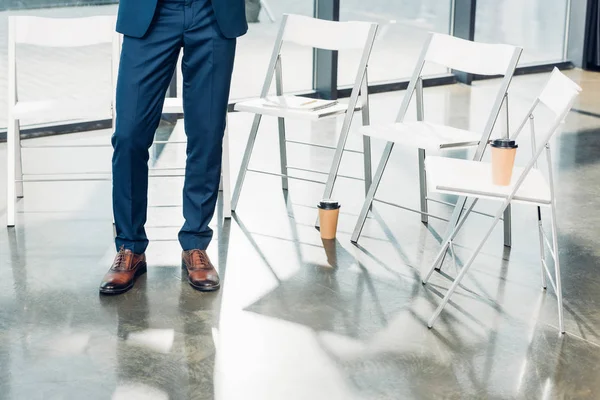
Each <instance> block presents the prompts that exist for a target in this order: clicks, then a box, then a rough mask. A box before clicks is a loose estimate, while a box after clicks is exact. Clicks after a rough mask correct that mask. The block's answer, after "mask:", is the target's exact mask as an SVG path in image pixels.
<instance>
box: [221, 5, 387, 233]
mask: <svg viewBox="0 0 600 400" xmlns="http://www.w3.org/2000/svg"><path fill="white" fill-rule="evenodd" d="M297 17H298V16H294V15H288V14H285V15H284V16H283V19H282V22H281V25H280V28H279V32H278V34H277V38H276V40H275V46H274V48H273V53H272V55H271V60H270V62H269V67H268V69H267V74H266V77H265V81H264V84H263V87H262V90H261V93H260V98H263V99H264V98H266V97H267V96H268V94H269V89H270V87H271V84H272V81H273V78H275V85H276V95H278V96H281V95H283V94H284V92H283V71H282V66H281V48H282V46H283V42H284V41H285V39H284V36H285V33H286V26H287V23H288V21H289V19H290V18H297ZM301 18H305V17H301ZM327 22H328V23H337V24H339V23H340V22H331V21H327ZM370 25H371V26H370V29H369V32H368V37H367V40H366V42H365V45H364V47H363V53H362V56H361V59H360V63H359V66H358V72H357V76H356V79H355V82H354V85H353V87H352V93H351V95H350V100H349V103H348V107H347V109H346V111H345V114H344V122H343V124H342V128H341V133H340V137H339V139H338V144H337V146H336V147H333V146H325V145H317V144H312V143H306V142H298V141H289V140H287V139H286V134H285V118H284V117H277V119H278V132H279V150H280V152H279V153H280V173H273V172H267V171H260V170H255V169H250V168H248V166H249V163H250V159H251V156H252V150H253V148H254V144H255V142H256V136H257V134H258V128H259V127H260V121H261V118H262V114H259V113H255V116H254V120H253V123H252V127H251V129H250V136H249V137H248V142H247V144H246V150H245V151H244V156H243V159H242V164H241V168H240V172H239V175H238V178H237V182H236V185H235V189H234V192H233V199H232V202H231V206H232V211H233V212H235V210H236V208H237V205H238V202H239V199H240V195H241V191H242V187H243V184H244V180H245V177H246V173H247V172H248V171H250V172H256V173H261V174H266V175H273V176H279V177H281V186H282V189H283V190H287V189H288V179H296V180H301V181H306V182H313V183H319V184H323V183H324V182H321V181H318V180H313V179H306V178H300V177H294V176H290V175H289V174H288V169H299V170H302V169H301V168H294V167H291V166H288V165H287V147H286V143H287V142H290V143H295V144H300V145H306V146H314V147H320V148H327V149H331V150H335V153H334V156H333V162H332V164H331V168H330V171H329V173H328V174H327V175H328V178H327V181H326V182H325V191H324V193H323V198H330V197H331V195H332V193H333V189H334V184H335V181H336V179H337V177H338V176H339V177H344V178H349V179H358V180H360V178H356V177H351V176H343V175H338V171H339V168H340V164H341V161H342V155H343V153H344V152H345V151H347V152H353V153H362V154H363V159H364V174H365V179H364V181H365V193H366V192H367V190H368V189H369V187H370V186H371V176H372V168H371V144H370V143H371V142H370V138H368V137H363V152H360V151H355V150H349V149H346V148H345V146H346V141H347V139H348V135H349V133H350V126H351V124H352V119H353V117H354V113H355V111H356V109H357V104H358V100H359V98H360V100H361V112H362V123H363V125H368V124H369V123H370V116H369V97H368V73H367V66H368V61H369V57H370V54H371V50H372V48H373V43H374V41H375V37H376V34H377V24H375V23H371V24H370ZM313 48H315V47H313ZM305 171H311V172H315V173H322V174H325V172H321V171H313V170H308V169H306V170H305ZM315 225H316V227H317V228H318V227H319V223H318V220H317V222H316V224H315Z"/></svg>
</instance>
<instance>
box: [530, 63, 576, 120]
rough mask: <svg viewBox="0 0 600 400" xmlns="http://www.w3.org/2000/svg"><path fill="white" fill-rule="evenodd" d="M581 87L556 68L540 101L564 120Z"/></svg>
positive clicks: (539, 98) (539, 97)
mask: <svg viewBox="0 0 600 400" xmlns="http://www.w3.org/2000/svg"><path fill="white" fill-rule="evenodd" d="M579 92H581V87H579V85H577V84H576V83H575V82H573V81H572V80H570V79H569V78H567V77H566V76H565V75H564V74H563V73H562V72H560V71H559V70H558V68H554V70H553V71H552V74H551V75H550V78H549V79H548V82H546V86H544V90H542V93H541V94H540V95H539V96H538V100H539V101H540V102H541V103H543V104H544V105H545V106H546V107H548V108H549V109H550V110H551V111H552V112H553V113H554V114H556V116H557V117H561V118H564V115H563V114H566V113H567V112H568V111H569V108H570V107H571V104H572V102H573V100H574V99H575V97H576V96H577V95H578V94H579Z"/></svg>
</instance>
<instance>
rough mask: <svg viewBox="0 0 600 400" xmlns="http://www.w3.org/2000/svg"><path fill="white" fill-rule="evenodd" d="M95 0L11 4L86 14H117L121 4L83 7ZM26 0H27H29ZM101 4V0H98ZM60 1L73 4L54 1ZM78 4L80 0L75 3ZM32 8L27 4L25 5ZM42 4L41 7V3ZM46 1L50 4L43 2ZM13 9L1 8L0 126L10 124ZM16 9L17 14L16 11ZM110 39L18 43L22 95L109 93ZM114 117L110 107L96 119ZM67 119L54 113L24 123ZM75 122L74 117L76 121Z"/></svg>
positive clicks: (32, 11)
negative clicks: (81, 43)
mask: <svg viewBox="0 0 600 400" xmlns="http://www.w3.org/2000/svg"><path fill="white" fill-rule="evenodd" d="M90 2H91V1H89V2H87V1H81V0H71V1H69V0H60V1H55V0H28V1H27V2H22V1H13V2H12V3H10V2H9V5H11V4H12V6H14V10H19V11H18V15H36V16H41V17H56V18H63V17H71V18H75V17H87V16H92V15H114V14H116V10H117V6H116V5H99V6H89V7H79V5H86V3H90ZM25 3H26V4H25ZM94 3H95V4H102V3H103V2H102V0H100V1H98V0H94ZM57 5H74V6H68V7H55V6H57ZM75 5H76V6H75ZM25 7H26V8H28V9H26V10H25V9H23V8H25ZM36 7H42V8H36ZM44 7H45V8H44ZM8 14H9V11H0V94H1V95H0V129H5V128H6V125H7V121H6V113H7V103H6V102H7V98H6V92H7V86H8V81H7V75H8V72H7V68H8V65H7V58H8V56H7V44H8ZM13 14H17V13H15V12H13ZM110 56H111V44H110V43H106V44H100V45H95V46H88V47H77V48H49V47H39V46H30V45H18V46H17V66H18V68H17V85H18V95H19V100H22V101H35V100H42V99H44V100H48V99H52V98H65V97H76V98H79V97H87V96H89V95H90V93H95V94H96V95H98V96H99V97H101V98H102V97H109V96H110V94H111V92H112V89H111V64H110ZM107 118H110V116H109V115H108V113H107V111H106V110H105V109H99V110H98V116H97V118H92V119H97V120H104V119H107ZM57 122H58V123H62V122H65V121H56V120H55V119H52V118H51V117H36V118H34V119H25V120H23V125H24V126H26V127H28V126H35V125H46V124H54V123H57ZM71 122H72V121H71Z"/></svg>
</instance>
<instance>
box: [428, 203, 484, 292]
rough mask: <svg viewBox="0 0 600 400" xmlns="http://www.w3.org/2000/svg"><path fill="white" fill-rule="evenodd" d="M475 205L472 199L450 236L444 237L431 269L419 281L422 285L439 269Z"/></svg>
mask: <svg viewBox="0 0 600 400" xmlns="http://www.w3.org/2000/svg"><path fill="white" fill-rule="evenodd" d="M475 204H477V199H473V202H472V203H471V205H470V206H469V208H467V211H466V212H465V214H464V215H463V216H462V218H461V219H460V221H458V223H457V224H456V225H455V226H454V228H453V229H452V231H451V232H450V234H448V235H447V236H446V239H444V242H443V244H442V248H441V249H440V251H439V252H438V254H437V256H436V258H435V261H434V262H433V263H432V264H431V267H430V268H429V271H427V275H425V278H423V279H422V280H421V282H423V284H424V285H425V284H427V281H429V278H431V275H432V274H433V271H435V270H436V269H439V267H441V265H442V262H443V261H444V257H445V255H446V251H447V250H448V247H450V245H451V243H452V241H453V240H454V238H455V237H456V235H457V234H458V231H459V230H460V229H461V228H462V226H463V225H464V223H465V221H466V220H467V217H468V216H469V214H470V213H471V211H473V208H474V207H475ZM452 252H454V249H452ZM453 256H454V255H453Z"/></svg>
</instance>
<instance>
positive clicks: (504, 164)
mask: <svg viewBox="0 0 600 400" xmlns="http://www.w3.org/2000/svg"><path fill="white" fill-rule="evenodd" d="M491 147H492V182H493V183H494V185H499V186H508V185H510V180H511V178H512V173H513V167H514V165H515V156H516V154H517V147H519V146H518V145H517V144H516V143H515V141H514V140H510V139H507V138H503V139H496V140H494V141H492V144H491Z"/></svg>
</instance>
